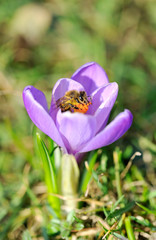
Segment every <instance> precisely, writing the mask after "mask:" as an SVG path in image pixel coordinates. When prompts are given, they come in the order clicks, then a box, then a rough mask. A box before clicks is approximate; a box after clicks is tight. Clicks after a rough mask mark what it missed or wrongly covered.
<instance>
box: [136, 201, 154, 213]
mask: <svg viewBox="0 0 156 240" xmlns="http://www.w3.org/2000/svg"><path fill="white" fill-rule="evenodd" d="M136 204H137V205H138V206H139V207H140V208H142V209H143V210H145V212H147V213H149V214H154V215H156V211H155V210H150V209H148V208H147V207H145V206H143V205H142V204H140V203H137V202H136Z"/></svg>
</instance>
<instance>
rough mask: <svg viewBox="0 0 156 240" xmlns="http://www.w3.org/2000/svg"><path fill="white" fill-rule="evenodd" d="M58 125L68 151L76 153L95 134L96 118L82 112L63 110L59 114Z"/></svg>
mask: <svg viewBox="0 0 156 240" xmlns="http://www.w3.org/2000/svg"><path fill="white" fill-rule="evenodd" d="M57 127H58V129H59V131H60V132H61V134H62V135H63V136H62V137H63V139H64V142H65V144H66V149H67V150H68V153H72V154H75V153H76V152H78V151H79V149H80V148H82V147H83V146H84V145H85V144H86V143H87V142H88V141H89V140H90V139H92V138H93V137H94V135H95V130H96V120H95V118H94V117H93V116H89V115H85V114H82V113H71V112H64V113H61V111H59V112H58V114H57Z"/></svg>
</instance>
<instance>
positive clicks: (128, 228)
mask: <svg viewBox="0 0 156 240" xmlns="http://www.w3.org/2000/svg"><path fill="white" fill-rule="evenodd" d="M125 227H126V232H127V236H128V239H129V240H135V236H134V232H133V228H132V225H131V220H130V217H126V218H125Z"/></svg>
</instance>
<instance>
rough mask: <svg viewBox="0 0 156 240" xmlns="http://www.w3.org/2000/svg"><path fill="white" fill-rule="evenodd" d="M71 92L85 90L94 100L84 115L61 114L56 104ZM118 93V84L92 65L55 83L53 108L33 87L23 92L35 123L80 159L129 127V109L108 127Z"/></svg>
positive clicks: (111, 140) (91, 63) (64, 148)
mask: <svg viewBox="0 0 156 240" xmlns="http://www.w3.org/2000/svg"><path fill="white" fill-rule="evenodd" d="M71 90H77V91H85V92H86V94H87V96H90V97H91V99H92V104H91V105H90V106H89V109H88V111H87V112H86V113H85V114H83V113H79V112H74V113H72V112H70V111H66V112H61V109H60V108H58V107H57V106H56V101H57V100H58V99H60V98H62V97H63V96H64V95H65V93H66V92H67V91H71ZM117 94H118V85H117V83H116V82H113V83H110V82H109V80H108V77H107V75H106V73H105V71H104V70H103V69H102V67H101V66H100V65H98V64H97V63H95V62H90V63H87V64H85V65H83V66H82V67H80V68H79V69H78V70H77V71H76V72H75V73H74V74H73V75H72V77H71V78H70V79H69V78H62V79H59V80H58V81H57V82H56V84H55V86H54V88H53V90H52V100H51V106H50V109H48V105H47V101H46V98H45V95H44V93H43V92H41V91H40V90H38V89H36V88H35V87H33V86H27V87H26V88H25V89H24V91H23V100H24V105H25V108H26V110H27V112H28V114H29V117H30V118H31V120H32V121H33V123H34V124H35V125H36V126H37V127H38V128H39V129H40V130H41V131H43V132H44V133H45V134H47V135H48V136H49V137H50V138H52V139H53V140H54V141H55V142H56V143H57V144H58V145H59V146H60V147H61V148H62V150H63V152H64V153H68V154H73V155H74V156H75V157H77V156H78V155H79V154H80V153H85V152H88V151H91V150H94V149H98V148H101V147H104V146H107V145H109V144H111V143H113V142H115V141H116V140H118V139H119V138H120V137H122V136H123V135H124V134H125V132H126V131H127V130H128V129H129V128H130V126H131V124H132V120H133V116H132V114H131V112H130V111H129V110H127V109H126V110H125V111H124V112H121V113H120V114H118V115H117V116H116V117H115V119H114V120H113V121H112V122H110V123H109V124H107V122H108V118H109V115H110V112H111V109H112V107H113V105H114V103H115V101H116V98H117Z"/></svg>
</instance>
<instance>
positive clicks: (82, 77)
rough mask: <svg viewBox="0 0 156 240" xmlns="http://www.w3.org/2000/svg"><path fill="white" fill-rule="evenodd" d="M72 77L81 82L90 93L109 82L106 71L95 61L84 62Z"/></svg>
mask: <svg viewBox="0 0 156 240" xmlns="http://www.w3.org/2000/svg"><path fill="white" fill-rule="evenodd" d="M71 78H72V79H74V80H75V81H77V82H79V83H81V84H82V85H83V86H84V88H85V91H86V92H87V94H88V95H90V94H92V92H93V91H94V90H95V89H97V88H99V87H102V86H103V85H105V84H108V83H109V80H108V77H107V75H106V73H105V71H104V70H103V68H102V67H101V66H100V65H99V64H97V63H95V62H90V63H87V64H84V65H83V66H81V67H80V68H79V69H78V70H77V71H76V72H75V73H74V74H73V76H72V77H71Z"/></svg>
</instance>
